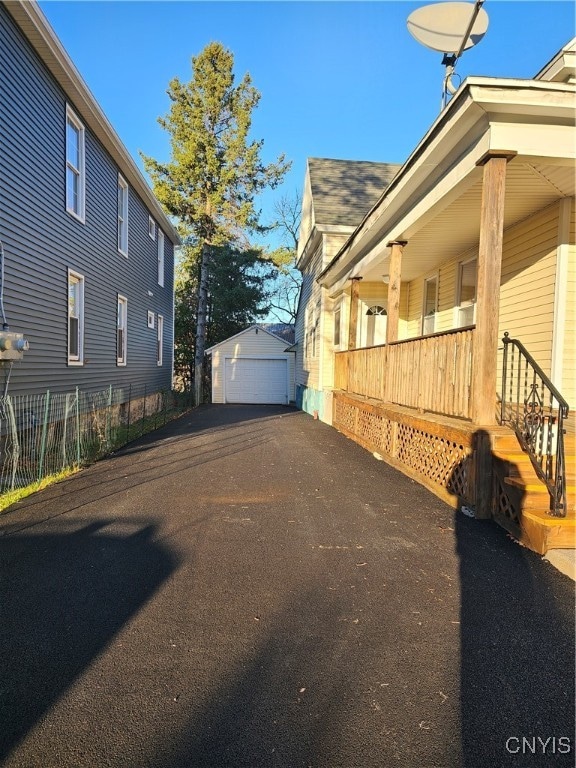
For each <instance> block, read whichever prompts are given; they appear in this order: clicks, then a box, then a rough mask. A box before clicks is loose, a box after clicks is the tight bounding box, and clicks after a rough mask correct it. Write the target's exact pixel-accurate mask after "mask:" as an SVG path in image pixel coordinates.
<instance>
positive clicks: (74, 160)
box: [66, 105, 86, 222]
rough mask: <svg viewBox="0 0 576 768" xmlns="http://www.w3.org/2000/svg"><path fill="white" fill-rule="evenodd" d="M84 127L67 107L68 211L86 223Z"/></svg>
mask: <svg viewBox="0 0 576 768" xmlns="http://www.w3.org/2000/svg"><path fill="white" fill-rule="evenodd" d="M84 169H85V149H84V126H83V125H82V123H81V122H80V120H79V119H78V117H77V116H76V115H75V114H74V112H73V111H72V110H71V109H70V107H69V106H68V105H66V210H67V211H68V213H70V214H72V216H75V217H76V218H77V219H79V220H80V221H82V222H84V214H85V210H84V209H85V190H86V178H85V170H84Z"/></svg>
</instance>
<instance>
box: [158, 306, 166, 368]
mask: <svg viewBox="0 0 576 768" xmlns="http://www.w3.org/2000/svg"><path fill="white" fill-rule="evenodd" d="M157 320H158V324H157V328H156V365H162V355H163V351H164V350H163V336H164V318H163V317H162V315H157Z"/></svg>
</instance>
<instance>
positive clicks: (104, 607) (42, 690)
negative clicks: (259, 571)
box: [0, 521, 178, 763]
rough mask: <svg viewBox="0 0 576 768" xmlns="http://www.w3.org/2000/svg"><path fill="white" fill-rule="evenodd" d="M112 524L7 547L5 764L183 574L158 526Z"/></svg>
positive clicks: (3, 563)
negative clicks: (125, 531) (119, 529)
mask: <svg viewBox="0 0 576 768" xmlns="http://www.w3.org/2000/svg"><path fill="white" fill-rule="evenodd" d="M106 525H107V523H106V522H103V521H93V522H91V523H89V524H88V525H86V526H85V527H82V528H80V529H77V530H73V531H72V532H70V530H68V531H66V530H65V528H64V526H63V525H61V526H60V528H59V531H58V532H51V533H49V534H39V535H12V536H5V537H4V538H2V539H1V540H0V549H1V559H0V584H1V585H2V593H1V608H0V723H1V727H0V763H1V762H2V760H3V759H4V758H6V757H7V755H8V754H9V753H10V752H11V750H13V749H14V748H15V747H16V745H17V744H18V743H19V742H21V741H22V740H23V739H24V738H25V737H26V735H27V733H28V732H29V731H30V729H32V728H33V726H34V725H35V724H36V723H38V722H39V721H40V720H42V718H43V717H45V715H46V713H47V712H48V711H49V710H50V708H51V707H52V706H53V705H54V703H55V702H56V701H57V700H58V699H59V698H60V696H61V695H62V694H63V693H64V692H65V691H66V690H67V689H68V688H69V687H70V686H71V685H72V684H73V683H74V681H75V680H76V679H77V678H78V677H79V676H80V675H81V674H82V673H83V671H84V670H85V669H86V668H87V667H88V666H89V665H90V663H91V662H92V661H93V660H94V659H95V657H96V656H97V655H99V654H100V653H102V651H103V650H104V649H105V648H106V646H107V645H108V644H109V643H110V642H111V641H112V639H113V638H114V637H115V635H116V634H117V633H118V632H119V630H120V629H121V628H122V627H123V625H125V624H126V622H127V621H128V620H129V619H130V618H131V617H133V616H134V615H135V614H136V613H137V612H138V611H139V610H140V608H141V607H142V606H143V605H144V604H145V603H146V602H147V601H148V600H149V599H150V598H151V596H152V595H153V594H154V593H155V592H156V590H158V589H159V587H160V585H161V584H162V583H163V582H164V581H165V579H167V578H168V576H169V575H170V574H171V573H172V572H173V571H174V570H175V569H176V567H177V565H178V558H177V557H176V556H175V555H174V554H173V553H172V552H171V551H170V550H168V549H167V548H165V547H164V546H162V545H160V544H158V543H157V542H155V541H154V534H155V528H154V526H152V525H147V524H144V525H142V524H141V523H140V524H139V525H138V526H137V527H136V530H135V531H134V532H133V533H131V534H130V535H125V536H119V535H112V534H110V533H107V532H106V531H105V530H104V528H105V526H106ZM54 527H55V526H54Z"/></svg>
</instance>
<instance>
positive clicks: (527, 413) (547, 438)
mask: <svg viewBox="0 0 576 768" xmlns="http://www.w3.org/2000/svg"><path fill="white" fill-rule="evenodd" d="M502 341H503V342H504V359H503V365H502V409H501V422H502V424H508V425H510V427H512V429H513V430H514V432H515V433H516V435H517V437H518V439H519V441H520V444H521V446H522V448H523V449H524V450H525V451H526V452H527V454H528V456H529V457H530V460H531V462H532V465H533V466H534V469H535V470H536V473H537V475H538V477H539V478H540V479H541V480H542V482H543V483H544V484H545V485H546V488H547V489H548V492H549V494H550V514H551V515H555V516H556V517H564V516H565V515H566V465H565V455H564V433H565V431H566V430H565V429H564V421H565V419H566V418H567V417H568V412H569V410H570V408H569V405H568V403H567V402H566V400H565V399H564V398H563V397H562V395H561V394H560V392H559V391H558V390H557V389H556V387H555V386H554V384H552V382H551V381H550V379H549V378H548V376H546V374H545V373H544V371H543V370H542V368H540V366H539V365H538V363H537V362H536V361H535V360H534V358H533V357H532V356H531V355H530V353H529V352H528V351H527V349H526V347H524V345H523V344H522V343H521V342H519V341H518V339H511V338H510V336H509V334H508V333H507V332H506V333H505V334H504V338H503V339H502ZM509 350H510V351H509Z"/></svg>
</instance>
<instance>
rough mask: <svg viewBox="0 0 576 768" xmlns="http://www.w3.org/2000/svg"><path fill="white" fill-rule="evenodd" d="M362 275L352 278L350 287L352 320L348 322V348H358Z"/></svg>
mask: <svg viewBox="0 0 576 768" xmlns="http://www.w3.org/2000/svg"><path fill="white" fill-rule="evenodd" d="M360 280H362V278H361V277H353V278H352V286H351V288H350V321H349V323H348V349H356V338H357V331H358V297H359V295H360Z"/></svg>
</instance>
